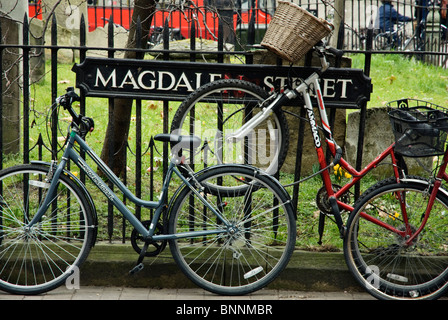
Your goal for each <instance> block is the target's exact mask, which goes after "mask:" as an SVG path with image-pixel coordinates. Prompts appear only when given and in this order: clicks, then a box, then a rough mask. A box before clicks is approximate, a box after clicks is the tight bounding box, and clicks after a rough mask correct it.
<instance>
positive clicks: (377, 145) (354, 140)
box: [345, 107, 432, 178]
mask: <svg viewBox="0 0 448 320" xmlns="http://www.w3.org/2000/svg"><path fill="white" fill-rule="evenodd" d="M359 117H360V112H359V111H356V112H353V113H350V114H349V115H348V117H347V135H346V141H345V142H346V143H345V146H346V148H345V157H346V159H347V160H348V161H349V162H350V163H352V164H353V166H354V164H355V163H356V155H357V153H358V150H357V149H358V132H359ZM364 130H365V135H364V150H363V161H362V167H363V168H364V167H365V166H366V165H367V164H368V163H369V162H371V161H373V160H374V159H375V158H376V157H377V156H378V155H380V153H381V152H382V151H384V150H385V149H386V148H387V147H389V146H390V145H391V144H392V143H393V142H394V135H393V132H392V127H391V124H390V120H389V116H388V114H387V110H386V108H385V107H382V108H370V109H367V112H366V123H365V129H364ZM405 160H406V164H407V166H408V169H409V173H410V174H417V175H425V172H424V168H423V167H422V164H423V165H424V166H425V167H426V168H430V167H431V164H432V158H419V162H417V161H416V160H414V159H412V158H405ZM383 163H387V165H380V166H378V167H377V168H376V169H375V170H374V171H373V172H372V173H374V175H375V176H377V177H380V178H384V177H390V176H391V175H392V173H393V172H392V166H391V165H390V163H391V162H390V158H389V159H386V160H384V161H383Z"/></svg>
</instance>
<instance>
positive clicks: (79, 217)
mask: <svg viewBox="0 0 448 320" xmlns="http://www.w3.org/2000/svg"><path fill="white" fill-rule="evenodd" d="M47 171H48V168H47V167H42V166H39V165H22V166H17V167H13V168H9V169H6V170H4V171H1V172H0V183H1V188H2V192H1V199H2V201H1V209H2V210H1V213H0V289H3V290H6V291H8V292H11V293H25V294H27V293H28V294H36V293H40V292H45V291H48V290H51V289H53V288H55V287H57V286H59V285H61V284H62V283H64V281H65V279H66V278H67V276H69V275H70V273H71V270H72V268H73V266H77V265H79V264H80V263H81V262H82V261H83V260H84V259H85V257H86V256H87V254H88V251H89V250H90V242H91V240H92V235H93V232H94V228H92V217H91V213H90V211H89V210H90V207H89V206H88V205H87V200H86V199H85V196H84V194H83V193H82V192H81V191H79V189H78V187H77V186H76V185H75V184H74V182H72V180H71V179H70V178H68V177H66V176H64V175H62V176H61V179H60V180H59V181H58V184H57V186H58V187H57V190H56V192H55V195H54V196H53V198H52V199H51V201H50V203H49V205H48V211H47V212H46V213H44V215H43V216H42V218H40V219H39V221H38V222H37V223H36V224H34V225H32V226H31V225H29V224H28V222H29V221H31V220H32V219H33V217H34V215H35V214H36V212H37V210H38V208H39V207H40V206H41V204H42V202H43V200H44V199H45V197H46V194H47V191H48V190H49V189H48V186H47V185H45V184H43V183H42V182H41V181H44V180H45V177H46V174H47ZM31 181H33V182H31Z"/></svg>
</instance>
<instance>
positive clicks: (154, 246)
mask: <svg viewBox="0 0 448 320" xmlns="http://www.w3.org/2000/svg"><path fill="white" fill-rule="evenodd" d="M142 224H143V225H144V226H145V227H146V228H149V225H150V224H151V221H149V220H148V221H142ZM162 232H163V226H162V224H160V223H158V224H157V226H156V229H155V233H154V234H162ZM131 244H132V248H134V250H135V252H137V253H138V254H140V253H141V252H142V249H143V248H144V246H145V240H144V239H143V237H142V235H141V234H140V233H139V232H138V231H137V230H136V229H134V230H132V234H131ZM166 244H167V241H166V240H163V241H150V242H148V245H147V248H146V252H145V257H155V256H157V255H158V254H159V253H161V252H162V251H163V250H164V249H165V247H166Z"/></svg>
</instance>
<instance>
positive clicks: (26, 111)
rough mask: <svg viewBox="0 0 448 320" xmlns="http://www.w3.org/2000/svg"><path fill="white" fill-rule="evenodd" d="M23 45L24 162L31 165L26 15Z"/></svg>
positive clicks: (27, 27) (28, 53)
mask: <svg viewBox="0 0 448 320" xmlns="http://www.w3.org/2000/svg"><path fill="white" fill-rule="evenodd" d="M23 45H24V47H23V49H22V50H23V162H24V163H29V161H30V154H29V150H30V146H29V141H30V131H29V122H30V121H29V113H30V60H29V59H30V49H29V48H27V47H26V46H28V45H29V25H28V15H27V14H26V13H25V17H24V18H23Z"/></svg>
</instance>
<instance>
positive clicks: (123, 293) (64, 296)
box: [0, 287, 374, 301]
mask: <svg viewBox="0 0 448 320" xmlns="http://www.w3.org/2000/svg"><path fill="white" fill-rule="evenodd" d="M0 300H197V301H208V300H221V301H242V300H244V301H263V300H265V301H267V300H275V301H279V300H374V299H373V298H372V297H371V296H370V295H369V294H367V293H359V292H354V293H349V292H304V291H284V290H269V289H263V290H260V291H257V292H255V293H253V294H250V295H246V296H237V297H227V296H224V297H223V296H218V295H215V294H212V293H209V292H207V291H204V290H202V289H199V288H198V289H142V288H127V287H81V288H80V289H78V290H68V289H67V288H65V287H60V288H58V289H56V290H53V291H51V292H48V293H45V294H42V295H37V296H23V295H10V294H7V293H3V292H0Z"/></svg>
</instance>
